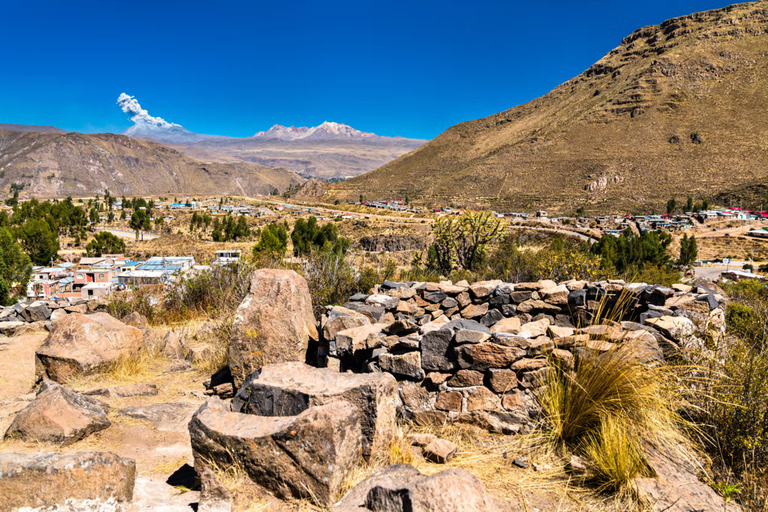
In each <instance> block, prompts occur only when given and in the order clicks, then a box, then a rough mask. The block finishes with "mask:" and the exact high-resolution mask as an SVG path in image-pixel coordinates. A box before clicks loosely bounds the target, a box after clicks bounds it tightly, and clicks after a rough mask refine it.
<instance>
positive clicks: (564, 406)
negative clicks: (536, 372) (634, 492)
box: [537, 344, 692, 495]
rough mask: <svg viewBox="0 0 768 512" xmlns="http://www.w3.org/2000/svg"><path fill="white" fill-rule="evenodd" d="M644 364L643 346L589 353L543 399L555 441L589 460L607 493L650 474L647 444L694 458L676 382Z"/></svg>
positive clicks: (558, 372) (555, 377) (664, 370)
mask: <svg viewBox="0 0 768 512" xmlns="http://www.w3.org/2000/svg"><path fill="white" fill-rule="evenodd" d="M645 360H647V352H646V351H645V350H643V349H642V348H640V347H638V346H637V345H629V344H626V345H622V344H620V345H619V346H618V348H614V349H611V350H608V351H607V352H602V353H601V352H597V351H585V352H584V353H583V354H582V355H581V357H580V358H579V362H578V366H577V368H576V370H575V371H574V372H570V371H564V370H562V369H555V371H553V372H551V373H550V376H549V377H548V380H547V382H546V386H544V387H543V390H542V392H541V393H539V395H538V397H537V398H538V400H539V403H540V405H541V407H542V411H543V414H544V419H545V427H544V428H545V432H546V434H547V436H548V437H549V441H550V443H551V444H553V446H555V447H557V448H559V449H565V450H566V451H567V450H571V451H573V452H576V453H579V454H580V455H583V456H585V457H586V459H587V460H588V463H589V465H590V466H591V471H592V473H593V475H592V476H593V477H594V478H595V480H597V482H598V483H599V489H600V490H609V491H611V492H617V493H619V494H620V495H626V494H627V491H628V489H629V487H630V484H631V482H632V480H633V479H634V478H635V477H637V476H642V475H646V474H648V470H649V465H648V462H647V460H646V457H645V454H644V451H643V449H642V447H643V446H644V444H645V443H651V444H654V445H657V446H662V447H664V448H666V449H668V450H670V451H671V452H672V453H674V454H676V455H681V456H683V457H685V458H688V459H690V456H691V454H692V449H691V447H690V446H691V445H690V443H689V441H688V439H687V438H686V437H685V435H684V434H683V430H684V429H683V425H684V422H683V420H682V418H680V416H679V415H678V414H677V412H676V411H677V405H678V404H677V398H676V396H675V394H674V387H673V379H674V376H673V374H672V372H671V371H670V370H669V368H668V367H667V366H666V365H657V366H652V365H648V364H644V363H643V361H645Z"/></svg>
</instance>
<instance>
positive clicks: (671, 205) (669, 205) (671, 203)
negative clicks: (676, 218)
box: [667, 197, 677, 215]
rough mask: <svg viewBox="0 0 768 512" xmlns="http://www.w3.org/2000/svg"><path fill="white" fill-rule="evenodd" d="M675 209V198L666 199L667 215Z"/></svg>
mask: <svg viewBox="0 0 768 512" xmlns="http://www.w3.org/2000/svg"><path fill="white" fill-rule="evenodd" d="M675 210H677V199H675V198H674V197H673V198H672V199H670V200H669V201H667V215H672V214H673V213H675Z"/></svg>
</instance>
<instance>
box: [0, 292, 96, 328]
mask: <svg viewBox="0 0 768 512" xmlns="http://www.w3.org/2000/svg"><path fill="white" fill-rule="evenodd" d="M95 311H106V302H105V301H104V300H101V299H92V300H84V299H71V300H68V299H59V300H53V299H51V300H36V301H34V302H19V303H17V304H14V305H13V306H7V307H0V334H3V335H5V336H18V335H20V334H25V333H27V332H34V331H43V330H47V331H50V330H51V321H53V320H55V319H56V318H57V317H60V316H62V315H67V314H69V313H80V314H86V313H93V312H95Z"/></svg>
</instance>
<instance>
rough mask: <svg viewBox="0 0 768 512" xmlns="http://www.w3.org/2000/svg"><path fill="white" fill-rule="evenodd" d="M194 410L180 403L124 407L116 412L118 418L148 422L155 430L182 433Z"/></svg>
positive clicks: (192, 407) (190, 406)
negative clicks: (125, 417)
mask: <svg viewBox="0 0 768 512" xmlns="http://www.w3.org/2000/svg"><path fill="white" fill-rule="evenodd" d="M194 412H195V408H194V406H192V405H188V404H184V403H181V402H170V403H161V404H152V405H144V406H138V407H125V408H123V409H120V410H119V411H118V414H120V416H128V417H129V418H135V419H138V420H144V421H148V422H150V423H151V424H153V425H154V426H155V427H157V430H163V431H168V432H184V431H185V430H186V429H187V424H188V423H189V420H190V419H191V418H192V415H193V414H194Z"/></svg>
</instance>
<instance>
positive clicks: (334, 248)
mask: <svg viewBox="0 0 768 512" xmlns="http://www.w3.org/2000/svg"><path fill="white" fill-rule="evenodd" d="M291 241H292V242H293V255H294V256H308V255H309V254H310V253H311V252H312V251H318V250H322V251H329V252H335V253H337V254H345V253H346V252H347V250H348V249H349V247H350V245H351V244H350V241H349V240H348V239H346V238H343V237H340V236H339V230H338V228H337V227H336V225H335V224H333V223H330V222H329V223H327V224H324V225H323V226H319V225H318V224H317V218H315V217H310V218H309V220H308V221H305V220H304V219H297V220H296V223H295V224H294V225H293V231H292V232H291Z"/></svg>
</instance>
